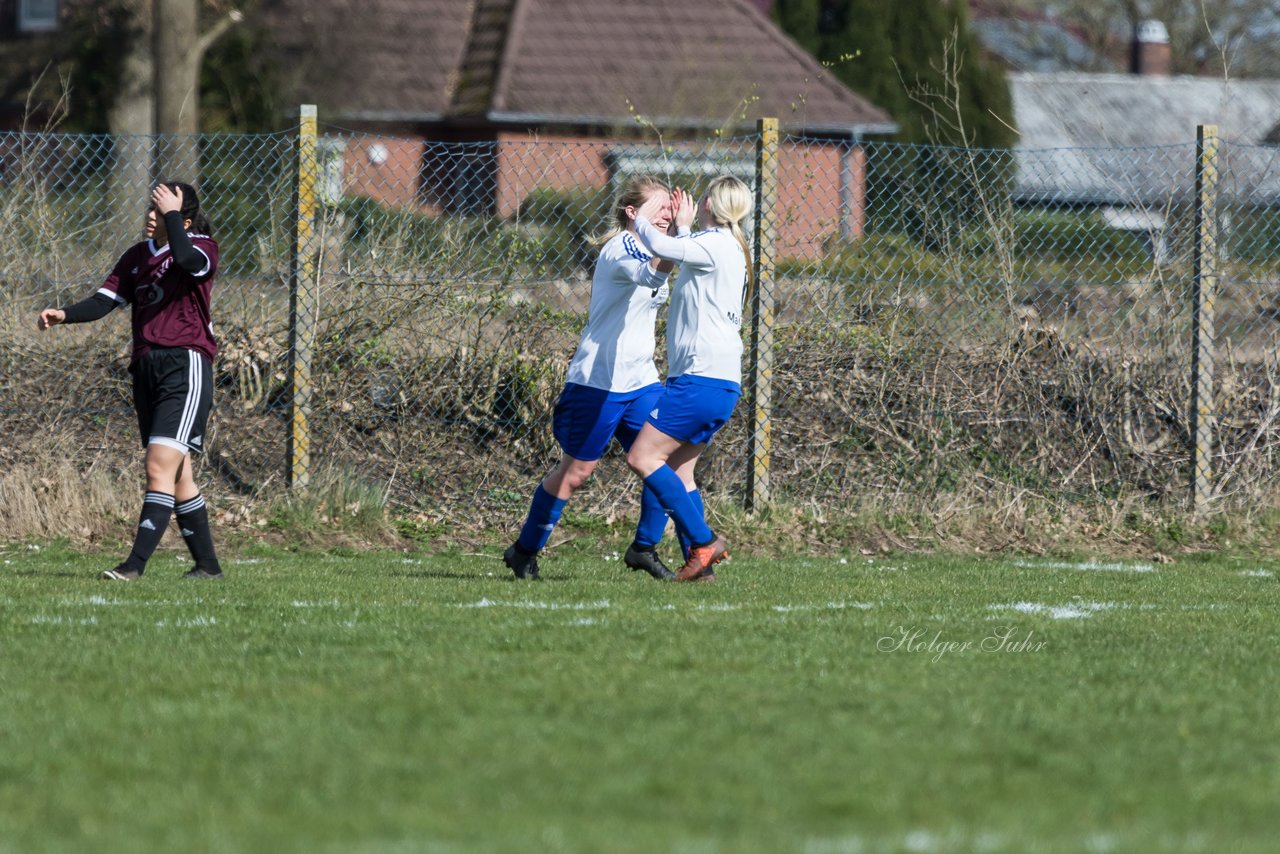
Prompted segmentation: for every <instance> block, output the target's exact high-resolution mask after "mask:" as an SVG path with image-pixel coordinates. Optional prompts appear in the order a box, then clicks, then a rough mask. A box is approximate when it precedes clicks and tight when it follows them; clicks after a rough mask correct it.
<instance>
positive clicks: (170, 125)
mask: <svg viewBox="0 0 1280 854" xmlns="http://www.w3.org/2000/svg"><path fill="white" fill-rule="evenodd" d="M154 3H155V7H154V9H155V17H154V27H153V31H152V32H153V40H154V56H155V68H154V71H153V75H152V80H153V92H154V93H155V129H156V132H157V133H161V134H166V135H172V137H171V139H168V140H165V143H164V144H163V145H162V146H161V149H160V151H159V152H158V159H157V163H156V166H157V168H158V170H159V171H160V172H161V173H162V174H168V175H172V176H175V177H181V178H182V180H185V181H195V180H196V176H197V175H198V174H199V151H198V147H197V146H196V144H195V138H194V137H195V134H197V133H199V131H200V66H201V63H202V62H203V61H204V54H205V51H207V50H208V49H209V46H210V45H212V44H213V43H214V42H215V41H217V40H218V38H219V37H221V36H222V34H223V33H225V32H226V31H227V30H228V29H229V28H231V27H232V26H233V25H234V24H237V23H239V22H240V21H241V20H243V15H242V14H241V13H240V11H239V10H238V9H235V8H230V9H228V10H227V11H225V12H224V13H223V14H221V15H220V17H219V18H218V20H217V22H216V23H214V24H213V25H212V26H211V27H209V29H207V30H205V31H204V32H203V33H201V32H200V3H199V0H154Z"/></svg>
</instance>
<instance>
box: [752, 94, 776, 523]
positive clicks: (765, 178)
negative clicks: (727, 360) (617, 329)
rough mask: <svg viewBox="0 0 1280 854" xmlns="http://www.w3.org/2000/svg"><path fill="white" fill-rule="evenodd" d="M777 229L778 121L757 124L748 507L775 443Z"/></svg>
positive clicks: (762, 493)
mask: <svg viewBox="0 0 1280 854" xmlns="http://www.w3.org/2000/svg"><path fill="white" fill-rule="evenodd" d="M777 233H778V120H777V119H775V118H768V119H760V120H759V121H758V122H757V125H756V210H755V258H754V259H753V265H752V266H753V267H754V273H755V283H756V286H755V290H754V292H753V294H752V297H751V345H750V354H749V356H748V364H749V370H748V372H747V376H746V380H747V398H748V400H749V401H750V405H751V409H750V418H749V423H748V428H747V429H748V439H747V441H748V447H749V448H750V450H751V464H750V465H749V466H748V468H747V500H746V505H747V510H757V509H759V508H761V507H763V506H765V505H766V504H768V502H769V453H770V451H771V450H772V447H773V421H772V418H773V413H772V409H773V307H774V302H773V283H774V268H775V262H776V256H775V254H774V242H775V239H776V237H777Z"/></svg>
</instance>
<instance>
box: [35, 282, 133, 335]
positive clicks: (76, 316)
mask: <svg viewBox="0 0 1280 854" xmlns="http://www.w3.org/2000/svg"><path fill="white" fill-rule="evenodd" d="M117 305H119V303H117V302H116V301H115V300H113V299H112V298H111V297H109V296H107V295H106V294H104V293H102V292H101V291H99V292H98V293H95V294H94V295H93V296H91V297H89V298H88V299H82V300H80V302H78V303H75V304H74V305H69V306H67V307H66V308H46V309H45V310H44V311H42V312H40V317H39V319H38V320H36V328H37V329H39V330H40V331H42V332H43V331H44V330H46V329H48V328H49V327H50V326H57V325H58V324H59V323H89V322H90V321H93V320H101V319H102V318H104V317H106V316H107V315H108V314H110V313H111V310H112V309H113V308H115V307H116V306H117Z"/></svg>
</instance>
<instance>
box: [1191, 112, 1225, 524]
mask: <svg viewBox="0 0 1280 854" xmlns="http://www.w3.org/2000/svg"><path fill="white" fill-rule="evenodd" d="M1218 148H1219V139H1218V127H1217V125H1200V126H1199V127H1197V128H1196V201H1195V251H1194V256H1193V265H1192V275H1193V281H1192V288H1193V303H1192V309H1191V335H1192V350H1191V440H1192V442H1193V444H1194V447H1193V449H1192V454H1191V503H1192V509H1193V510H1194V511H1195V512H1196V513H1197V514H1200V513H1204V512H1205V511H1206V510H1207V509H1208V506H1209V500H1210V498H1212V496H1213V439H1214V401H1213V362H1214V314H1213V303H1214V299H1215V298H1216V297H1217V294H1218V278H1219V275H1220V274H1219V272H1218V271H1219V257H1218V253H1219V245H1218V214H1217V209H1216V208H1217V202H1218V174H1219V170H1218Z"/></svg>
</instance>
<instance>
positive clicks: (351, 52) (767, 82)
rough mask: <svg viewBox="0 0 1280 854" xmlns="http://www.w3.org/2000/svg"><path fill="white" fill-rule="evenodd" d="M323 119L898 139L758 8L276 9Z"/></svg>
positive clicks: (473, 2) (749, 0)
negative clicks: (764, 121)
mask: <svg viewBox="0 0 1280 854" xmlns="http://www.w3.org/2000/svg"><path fill="white" fill-rule="evenodd" d="M264 9H265V12H266V14H267V15H268V20H269V21H270V23H271V27H272V30H273V31H274V32H276V33H277V34H278V35H277V38H278V39H279V41H280V43H281V45H282V52H283V54H284V57H285V60H286V65H287V66H289V67H291V68H293V69H294V70H295V84H294V85H295V86H296V89H297V93H298V96H299V97H301V98H311V99H314V101H315V102H316V103H317V104H318V105H319V106H320V108H321V115H322V117H324V116H328V117H330V118H335V119H341V118H349V119H363V120H375V119H381V120H386V121H406V122H413V121H432V120H437V119H440V118H444V117H452V118H459V119H462V118H469V119H476V118H481V119H486V120H488V121H492V122H498V123H516V124H538V125H557V124H559V125H571V126H583V125H588V126H603V127H609V128H613V127H619V126H625V125H629V124H632V123H634V122H635V114H641V115H643V116H644V117H645V118H646V119H648V120H650V121H653V122H654V123H656V124H657V125H658V126H659V127H663V128H698V129H711V128H718V127H726V128H734V129H736V128H741V127H745V126H748V125H750V124H752V123H754V120H755V119H756V118H757V117H760V116H764V115H774V116H777V117H778V118H779V119H781V120H782V122H783V126H784V127H785V128H790V129H793V130H806V131H811V132H823V133H839V134H854V133H886V132H891V131H892V130H893V127H892V120H891V119H890V118H889V116H888V115H887V114H885V113H884V112H883V111H882V110H880V109H879V108H877V107H875V106H874V105H872V104H871V103H869V102H868V101H866V100H865V99H863V98H861V97H860V96H858V95H857V94H855V93H854V92H852V91H851V90H849V89H848V88H847V87H845V86H844V85H843V84H841V83H839V82H838V81H837V80H836V79H835V78H834V77H833V76H832V75H831V74H829V73H828V72H827V71H826V69H824V68H823V67H822V66H821V65H820V64H819V63H818V62H817V61H816V60H814V59H813V57H811V56H810V55H809V54H807V53H805V52H804V51H803V50H802V49H801V48H800V47H798V46H797V45H796V44H795V43H794V42H792V41H791V40H790V39H789V38H788V37H787V36H786V35H784V34H783V33H782V32H781V30H779V29H778V28H777V27H776V26H775V25H774V24H773V23H772V22H771V21H770V20H769V18H768V17H766V16H765V15H764V14H762V13H761V11H760V9H759V4H758V3H757V2H755V0H645V2H643V3H641V2H635V0H359V2H356V0H264Z"/></svg>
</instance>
